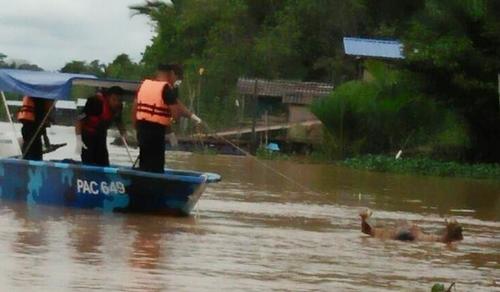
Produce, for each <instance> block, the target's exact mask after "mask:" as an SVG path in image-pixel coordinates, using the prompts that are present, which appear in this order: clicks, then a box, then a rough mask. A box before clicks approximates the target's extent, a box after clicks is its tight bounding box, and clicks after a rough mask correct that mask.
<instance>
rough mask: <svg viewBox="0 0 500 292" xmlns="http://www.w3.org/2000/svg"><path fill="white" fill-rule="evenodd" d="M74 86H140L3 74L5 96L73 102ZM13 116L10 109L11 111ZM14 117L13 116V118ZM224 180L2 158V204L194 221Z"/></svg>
mask: <svg viewBox="0 0 500 292" xmlns="http://www.w3.org/2000/svg"><path fill="white" fill-rule="evenodd" d="M74 84H80V85H88V86H95V87H110V86H121V87H122V88H124V89H126V90H131V91H133V90H135V89H136V88H137V86H138V83H137V82H127V81H120V80H102V79H97V78H96V77H94V76H91V75H79V74H63V73H52V72H32V71H25V70H0V91H2V98H3V99H4V104H5V96H4V94H3V91H8V92H14V93H20V94H23V95H29V96H37V97H42V98H49V99H54V100H61V99H69V95H70V92H71V86H72V85H74ZM6 110H7V111H8V108H6ZM9 115H10V114H9ZM220 180H221V177H220V176H219V175H218V174H214V173H203V172H196V171H183V170H169V169H167V170H165V172H164V173H149V172H143V171H139V170H136V169H133V168H127V167H117V166H111V167H98V166H89V165H83V164H81V163H79V162H77V161H73V160H61V161H30V160H23V159H18V158H0V199H1V200H12V201H25V202H27V204H29V205H36V204H42V205H52V206H64V207H75V208H83V209H97V210H103V211H110V212H139V213H154V214H173V215H189V214H190V212H191V211H192V209H193V208H194V206H195V205H196V203H197V202H198V200H199V199H200V197H201V195H202V194H203V192H204V190H205V188H206V187H207V185H208V184H210V183H215V182H218V181H220Z"/></svg>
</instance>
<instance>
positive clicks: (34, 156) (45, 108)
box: [17, 96, 54, 160]
mask: <svg viewBox="0 0 500 292" xmlns="http://www.w3.org/2000/svg"><path fill="white" fill-rule="evenodd" d="M53 103H54V101H53V100H49V99H43V98H39V97H30V96H25V97H23V104H22V106H21V109H20V110H19V112H18V114H17V120H18V121H20V122H21V123H22V124H23V127H22V129H21V133H22V136H23V143H22V144H23V146H22V150H23V153H24V158H25V159H28V160H42V159H43V148H42V134H43V133H44V130H45V129H40V130H38V128H39V127H40V125H41V124H42V122H43V120H44V118H45V116H46V115H47V113H48V112H49V110H50V108H51V107H52V105H53ZM37 131H38V135H36V138H35V139H33V137H34V136H35V134H36V132H37ZM31 140H33V142H32V144H31V146H30V148H29V149H27V147H28V146H29V143H30V142H31Z"/></svg>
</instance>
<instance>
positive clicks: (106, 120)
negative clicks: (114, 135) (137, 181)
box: [75, 86, 126, 166]
mask: <svg viewBox="0 0 500 292" xmlns="http://www.w3.org/2000/svg"><path fill="white" fill-rule="evenodd" d="M123 93H124V92H123V89H122V88H121V87H118V86H113V87H111V88H109V89H108V90H105V91H104V92H103V93H97V94H96V96H94V97H91V98H89V99H87V103H86V104H85V107H84V108H83V111H82V114H81V115H80V116H79V117H78V121H77V122H76V125H75V132H76V148H75V154H76V155H80V156H81V158H82V162H83V163H84V164H90V165H97V166H109V154H108V148H107V145H106V138H107V133H108V129H109V128H110V127H111V124H112V123H115V124H116V126H117V127H118V130H119V131H120V134H121V135H123V136H124V137H125V136H126V131H125V127H124V125H123V123H122V102H121V95H123Z"/></svg>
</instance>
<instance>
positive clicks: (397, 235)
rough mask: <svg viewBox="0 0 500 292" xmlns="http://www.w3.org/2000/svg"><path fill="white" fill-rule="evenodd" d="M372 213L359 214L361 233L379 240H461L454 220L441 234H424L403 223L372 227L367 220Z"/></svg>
mask: <svg viewBox="0 0 500 292" xmlns="http://www.w3.org/2000/svg"><path fill="white" fill-rule="evenodd" d="M371 215H372V211H371V210H369V209H365V210H363V211H361V212H360V213H359V216H360V217H361V232H363V233H365V234H368V235H370V236H372V237H376V238H381V239H394V240H401V241H434V242H443V243H451V242H453V241H459V240H462V239H463V235H462V226H460V224H459V223H458V222H457V221H456V220H454V219H453V220H450V221H447V220H445V222H446V228H445V230H444V231H443V232H442V233H441V234H427V233H424V232H423V231H422V230H421V229H420V227H418V226H417V225H415V224H413V223H409V222H406V223H403V224H401V225H399V226H397V227H372V226H371V225H370V224H369V223H368V222H367V219H368V218H370V216H371Z"/></svg>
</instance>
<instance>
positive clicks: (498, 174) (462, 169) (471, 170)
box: [257, 151, 500, 179]
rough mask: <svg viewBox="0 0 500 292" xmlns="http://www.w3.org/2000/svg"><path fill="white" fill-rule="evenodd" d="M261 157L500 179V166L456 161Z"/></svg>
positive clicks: (261, 156) (272, 154)
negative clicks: (332, 159)
mask: <svg viewBox="0 0 500 292" xmlns="http://www.w3.org/2000/svg"><path fill="white" fill-rule="evenodd" d="M257 157H258V158H259V159H264V160H292V161H295V162H299V163H313V164H325V163H332V164H337V165H341V166H347V167H350V168H354V169H361V170H370V171H377V172H390V173H403V174H416V175H431V176H447V177H469V178H480V179H500V164H487V163H477V164H466V163H460V162H456V161H439V160H434V159H430V158H423V157H422V158H401V159H395V158H394V157H393V156H385V155H364V156H360V157H355V158H348V159H345V160H340V161H339V160H336V161H335V160H334V161H331V160H329V159H328V158H327V157H325V156H324V155H318V154H315V153H312V154H310V155H306V156H303V155H302V156H296V155H288V154H282V153H277V152H269V151H258V152H257Z"/></svg>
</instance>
